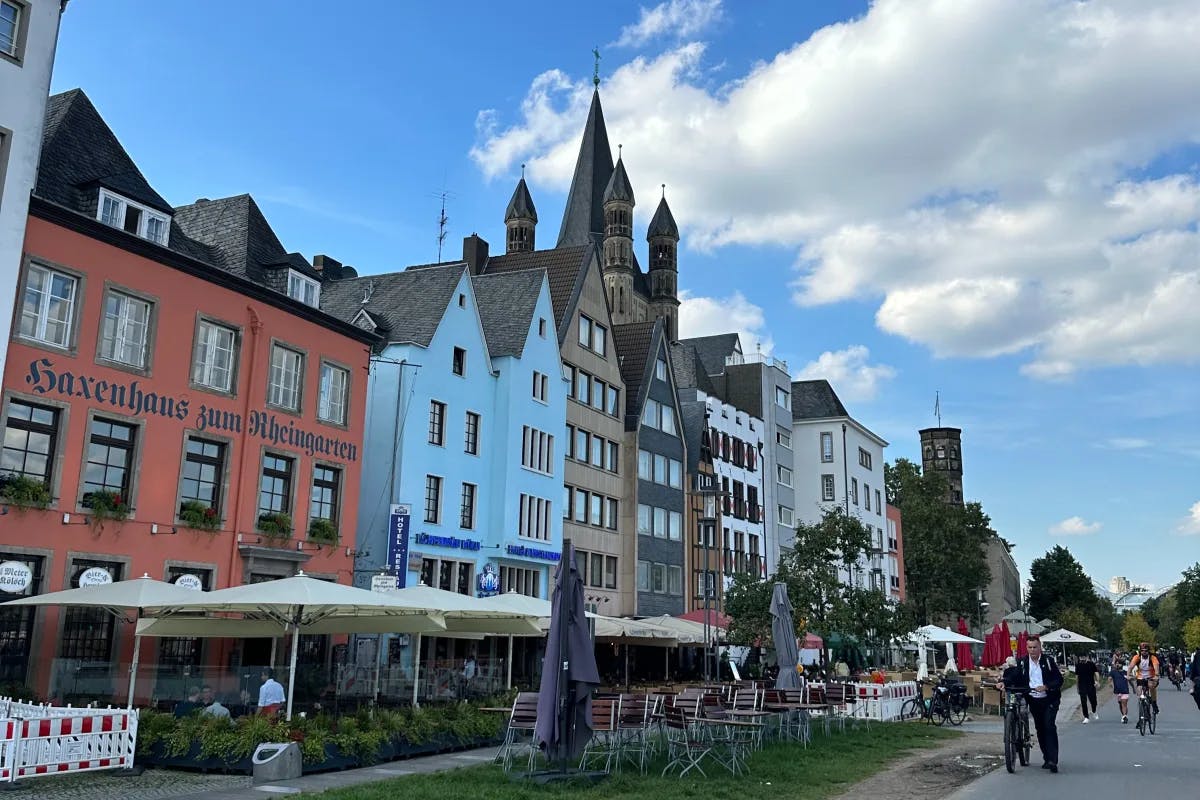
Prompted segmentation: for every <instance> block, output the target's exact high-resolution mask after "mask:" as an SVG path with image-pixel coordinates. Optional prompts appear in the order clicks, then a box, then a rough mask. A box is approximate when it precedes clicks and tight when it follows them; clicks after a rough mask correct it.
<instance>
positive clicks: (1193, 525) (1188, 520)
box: [1178, 500, 1200, 534]
mask: <svg viewBox="0 0 1200 800" xmlns="http://www.w3.org/2000/svg"><path fill="white" fill-rule="evenodd" d="M1178 530H1179V532H1180V533H1189V534H1193V533H1200V500H1197V501H1196V502H1195V503H1192V507H1191V508H1189V509H1188V515H1187V516H1186V517H1185V518H1184V520H1183V522H1181V523H1179V529H1178Z"/></svg>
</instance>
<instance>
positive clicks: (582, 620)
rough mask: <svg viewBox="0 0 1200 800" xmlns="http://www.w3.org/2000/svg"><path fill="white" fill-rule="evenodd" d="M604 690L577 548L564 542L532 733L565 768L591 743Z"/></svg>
mask: <svg viewBox="0 0 1200 800" xmlns="http://www.w3.org/2000/svg"><path fill="white" fill-rule="evenodd" d="M599 685H600V673H599V671H598V670H597V669H596V652H595V650H594V648H593V644H592V636H591V631H590V630H589V629H588V621H587V616H586V609H585V608H584V605H583V578H582V576H580V574H579V568H578V566H577V565H576V563H575V548H574V547H572V546H571V543H570V541H569V540H568V541H564V542H563V551H562V560H561V561H559V564H558V571H557V572H556V573H555V575H554V594H553V597H552V613H551V615H550V632H549V635H548V636H547V637H546V657H545V660H544V661H543V663H542V683H541V686H540V689H539V692H538V716H537V725H536V727H535V729H534V734H535V736H536V737H537V740H538V741H539V742H541V743H542V745H543V747H545V750H546V757H547V758H548V759H550V760H551V761H555V760H558V761H560V762H562V763H563V764H565V762H566V760H567V759H578V758H579V756H580V755H582V754H583V748H584V746H585V745H586V744H587V743H588V740H589V739H591V738H592V690H593V689H594V688H595V687H597V686H599Z"/></svg>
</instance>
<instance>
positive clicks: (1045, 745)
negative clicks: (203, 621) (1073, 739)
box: [1000, 634, 1063, 773]
mask: <svg viewBox="0 0 1200 800" xmlns="http://www.w3.org/2000/svg"><path fill="white" fill-rule="evenodd" d="M1026 650H1027V652H1028V655H1024V656H1021V657H1020V658H1019V659H1017V668H1018V670H1019V672H1017V673H1016V674H1011V675H1009V677H1012V678H1013V679H1014V682H1013V683H1011V684H1008V685H1009V686H1011V687H1012V688H1014V689H1028V690H1029V715H1030V716H1031V717H1033V727H1034V729H1035V730H1037V738H1038V747H1039V748H1041V751H1042V769H1048V770H1050V771H1051V772H1052V773H1057V772H1058V727H1057V725H1056V724H1055V717H1056V716H1057V715H1058V706H1059V704H1060V703H1061V702H1062V686H1063V676H1062V672H1061V671H1060V670H1059V668H1058V664H1057V663H1056V662H1055V661H1054V657H1053V656H1051V655H1050V654H1049V653H1043V652H1042V637H1040V636H1038V635H1036V634H1034V635H1032V636H1030V637H1029V640H1028V641H1027V642H1026ZM1006 683H1007V682H1002V683H1001V684H1000V688H1001V689H1004V688H1005V686H1006Z"/></svg>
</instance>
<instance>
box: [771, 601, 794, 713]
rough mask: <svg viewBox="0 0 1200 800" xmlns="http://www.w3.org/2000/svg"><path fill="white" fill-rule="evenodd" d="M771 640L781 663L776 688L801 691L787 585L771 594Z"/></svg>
mask: <svg viewBox="0 0 1200 800" xmlns="http://www.w3.org/2000/svg"><path fill="white" fill-rule="evenodd" d="M771 638H773V639H774V640H775V657H776V660H777V661H778V662H779V674H778V675H777V676H775V688H776V689H799V688H800V676H799V674H797V673H796V665H797V664H799V663H800V651H799V650H798V649H797V648H796V623H795V622H794V621H793V620H792V601H791V600H789V599H788V593H787V584H785V583H777V584H775V590H774V591H773V592H772V593H771Z"/></svg>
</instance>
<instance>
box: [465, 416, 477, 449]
mask: <svg viewBox="0 0 1200 800" xmlns="http://www.w3.org/2000/svg"><path fill="white" fill-rule="evenodd" d="M463 452H464V453H469V454H470V455H473V456H477V455H479V415H478V414H476V413H475V412H474V411H468V412H467V421H466V423H465V424H464V425H463Z"/></svg>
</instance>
